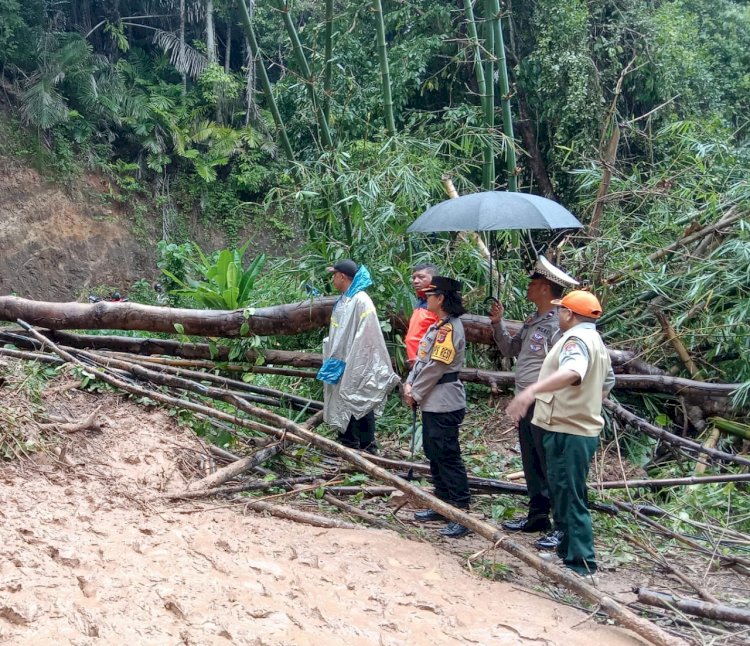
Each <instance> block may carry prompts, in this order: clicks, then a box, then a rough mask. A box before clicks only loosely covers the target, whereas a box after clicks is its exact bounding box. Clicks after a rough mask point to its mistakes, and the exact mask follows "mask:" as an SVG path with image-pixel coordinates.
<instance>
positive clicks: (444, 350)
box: [430, 323, 456, 363]
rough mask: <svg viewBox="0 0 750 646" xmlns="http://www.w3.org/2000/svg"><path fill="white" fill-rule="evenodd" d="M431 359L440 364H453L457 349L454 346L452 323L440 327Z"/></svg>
mask: <svg viewBox="0 0 750 646" xmlns="http://www.w3.org/2000/svg"><path fill="white" fill-rule="evenodd" d="M430 358H431V359H433V360H434V361H439V362H440V363H453V359H455V358H456V348H455V347H454V345H453V326H452V325H451V324H450V323H446V324H445V325H442V326H440V329H439V330H438V333H437V336H436V337H435V343H434V345H433V346H432V353H431V354H430Z"/></svg>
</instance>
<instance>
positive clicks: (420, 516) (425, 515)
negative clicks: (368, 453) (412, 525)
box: [414, 509, 446, 522]
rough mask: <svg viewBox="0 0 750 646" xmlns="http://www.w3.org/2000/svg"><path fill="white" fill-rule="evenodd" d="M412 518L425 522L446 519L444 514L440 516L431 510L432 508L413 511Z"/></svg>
mask: <svg viewBox="0 0 750 646" xmlns="http://www.w3.org/2000/svg"><path fill="white" fill-rule="evenodd" d="M414 520H418V521H420V522H425V521H428V520H446V519H445V516H441V515H440V514H438V513H437V512H436V511H433V510H432V509H420V510H419V511H415V512H414Z"/></svg>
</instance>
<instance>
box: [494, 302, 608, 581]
mask: <svg viewBox="0 0 750 646" xmlns="http://www.w3.org/2000/svg"><path fill="white" fill-rule="evenodd" d="M552 303H553V304H554V305H556V306H558V307H559V320H560V330H561V331H562V332H563V335H562V338H561V339H560V340H559V341H558V342H557V343H555V345H554V346H553V347H552V349H551V350H550V351H549V354H548V355H547V357H546V359H545V360H544V363H543V364H542V368H541V370H540V372H539V380H538V381H537V382H536V383H535V384H532V385H531V386H529V387H528V388H526V389H525V390H524V391H523V392H521V393H519V394H518V395H516V396H515V397H514V398H513V400H512V401H511V402H510V404H509V405H508V408H507V411H506V412H507V413H508V415H509V416H510V417H512V418H513V419H515V420H516V421H519V420H520V419H522V418H523V416H524V415H525V414H526V411H527V410H528V409H529V408H530V407H531V406H532V405H534V406H535V408H534V417H533V419H532V421H531V423H532V425H534V426H536V427H538V428H540V429H544V431H545V433H544V437H543V444H544V454H545V458H546V462H547V480H548V483H549V487H550V498H551V500H552V517H553V519H554V521H555V527H556V528H557V529H558V530H560V531H561V532H562V535H561V539H560V544H559V545H558V547H557V555H558V556H559V557H560V558H561V559H562V560H563V563H564V564H565V566H566V567H568V568H570V569H571V570H573V571H574V572H576V573H578V574H580V575H587V574H593V573H594V572H596V567H597V566H596V558H595V554H594V535H593V529H592V524H591V514H590V513H589V509H588V496H587V491H586V477H587V476H588V472H589V466H590V464H591V459H592V458H593V456H594V453H595V452H596V449H597V447H598V445H599V434H600V433H601V430H602V428H604V418H603V417H602V414H601V410H602V400H603V398H604V397H606V395H607V393H609V391H610V390H611V388H612V386H613V385H614V381H615V378H614V373H613V372H612V364H611V362H610V359H609V354H608V352H607V348H606V347H605V346H604V342H603V341H602V338H601V337H600V336H599V333H598V332H597V331H596V320H597V319H598V318H599V317H600V316H601V315H602V306H601V304H600V303H599V300H598V299H597V298H596V296H594V295H593V294H591V293H590V292H585V291H582V290H575V291H572V292H570V293H569V294H567V295H566V296H565V297H563V298H562V299H559V300H558V299H555V300H552Z"/></svg>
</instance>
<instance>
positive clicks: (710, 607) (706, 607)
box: [635, 588, 750, 625]
mask: <svg viewBox="0 0 750 646" xmlns="http://www.w3.org/2000/svg"><path fill="white" fill-rule="evenodd" d="M635 593H636V594H637V595H638V601H640V602H641V603H647V604H649V605H650V606H657V607H659V608H668V609H670V610H679V611H680V612H685V613H687V614H689V615H695V616H696V617H704V618H706V619H718V620H719V621H732V622H734V623H737V624H745V625H750V610H746V609H744V608H736V607H734V606H727V605H725V604H721V603H709V602H707V601H698V600H697V599H684V598H682V597H677V596H675V595H673V594H665V593H663V592H657V591H656V590H649V589H648V588H636V589H635Z"/></svg>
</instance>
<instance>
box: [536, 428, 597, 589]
mask: <svg viewBox="0 0 750 646" xmlns="http://www.w3.org/2000/svg"><path fill="white" fill-rule="evenodd" d="M543 443H544V455H545V458H546V462H547V482H548V484H549V492H550V498H551V500H552V518H553V519H554V521H555V529H557V530H560V531H561V532H563V537H562V540H561V541H560V545H559V546H558V548H557V555H558V556H559V557H560V558H561V559H562V560H563V563H565V565H566V566H567V567H569V568H570V569H571V570H574V571H575V572H578V573H579V574H588V573H592V572H596V558H595V555H594V532H593V529H592V525H591V513H590V512H589V507H588V494H587V491H586V478H587V476H588V474H589V466H590V465H591V459H592V458H593V457H594V453H596V449H597V447H598V446H599V438H598V437H582V436H580V435H568V434H567V433H554V432H552V431H547V432H546V433H545V434H544V439H543Z"/></svg>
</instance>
